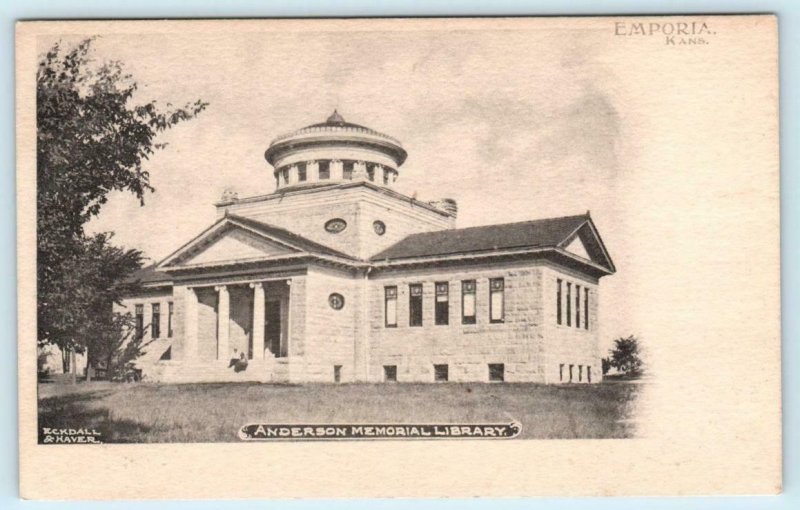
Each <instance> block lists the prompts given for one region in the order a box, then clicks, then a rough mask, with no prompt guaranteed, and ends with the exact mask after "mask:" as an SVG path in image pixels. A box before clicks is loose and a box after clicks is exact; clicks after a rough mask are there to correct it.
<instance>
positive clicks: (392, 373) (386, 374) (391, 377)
mask: <svg viewBox="0 0 800 510" xmlns="http://www.w3.org/2000/svg"><path fill="white" fill-rule="evenodd" d="M383 380H384V381H386V382H395V381H397V365H384V366H383Z"/></svg>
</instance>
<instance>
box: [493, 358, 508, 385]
mask: <svg viewBox="0 0 800 510" xmlns="http://www.w3.org/2000/svg"><path fill="white" fill-rule="evenodd" d="M505 379H506V366H505V365H504V364H502V363H489V381H491V382H503V381H505Z"/></svg>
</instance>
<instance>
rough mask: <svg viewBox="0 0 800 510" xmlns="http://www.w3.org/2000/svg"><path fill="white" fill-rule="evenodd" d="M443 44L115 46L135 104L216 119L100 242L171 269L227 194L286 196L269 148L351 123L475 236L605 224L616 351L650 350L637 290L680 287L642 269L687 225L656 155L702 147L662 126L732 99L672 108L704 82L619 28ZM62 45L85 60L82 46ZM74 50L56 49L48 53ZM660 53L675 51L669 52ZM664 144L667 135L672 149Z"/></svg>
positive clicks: (605, 284)
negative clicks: (454, 209)
mask: <svg viewBox="0 0 800 510" xmlns="http://www.w3.org/2000/svg"><path fill="white" fill-rule="evenodd" d="M430 28H431V27H428V28H423V29H420V30H386V29H381V28H375V27H372V26H370V25H369V24H366V25H363V24H362V25H359V26H358V27H357V28H355V29H351V30H345V31H341V30H339V31H336V30H334V31H324V30H315V29H314V28H313V27H312V28H306V29H303V30H286V31H282V30H263V29H258V28H253V27H249V28H247V27H246V29H239V30H220V29H210V30H200V31H190V30H187V31H185V32H183V31H182V32H171V33H159V31H158V30H154V31H153V32H152V33H151V32H148V33H138V34H130V33H125V34H114V33H107V34H104V35H101V36H100V37H99V38H98V39H97V40H96V41H95V43H94V57H95V58H96V59H97V61H98V62H101V61H103V60H108V59H114V60H119V61H121V62H122V63H123V64H124V66H125V68H126V70H127V71H128V72H130V73H131V74H132V75H133V77H134V79H135V80H136V81H137V83H138V84H139V86H140V88H139V91H138V94H137V96H136V97H135V100H136V101H147V100H152V99H155V100H157V101H158V102H159V103H161V104H166V103H172V104H183V103H186V102H191V101H194V100H196V99H202V100H204V101H207V102H208V103H209V106H208V108H207V110H206V111H204V112H202V113H201V114H200V115H199V116H198V117H197V118H196V119H194V120H191V121H189V122H187V123H184V124H180V125H178V126H176V127H175V128H173V129H172V130H170V131H168V132H167V133H165V134H164V135H162V136H161V137H160V139H159V141H160V142H167V143H168V146H167V147H166V149H165V150H163V151H160V152H158V153H157V154H156V155H155V156H154V157H152V158H151V160H150V161H148V163H147V165H146V169H147V170H148V171H149V172H150V176H151V184H152V185H153V186H154V187H155V190H156V191H155V192H154V193H152V194H149V195H147V197H146V198H145V205H144V206H143V207H142V206H140V204H139V202H138V200H136V199H135V198H134V197H133V196H132V195H130V194H125V193H113V194H112V196H111V199H110V201H109V202H108V203H107V204H106V205H105V206H104V208H103V210H102V212H101V214H100V216H99V217H98V218H97V219H96V220H95V221H93V222H92V223H91V224H90V225H89V230H90V231H93V232H97V231H113V232H114V233H115V242H116V243H118V244H121V245H124V246H126V247H129V248H138V249H140V250H142V251H143V252H144V253H145V255H146V256H147V257H149V258H150V259H151V260H152V261H159V260H160V259H161V258H163V257H165V256H166V255H167V254H169V253H171V252H172V251H173V250H174V249H175V248H176V247H177V246H180V245H182V244H183V243H184V242H186V241H187V240H189V239H191V238H193V237H194V236H195V235H196V234H198V233H199V232H201V231H202V230H203V229H205V228H206V227H207V226H208V225H210V224H211V223H213V221H214V220H215V209H214V207H213V205H212V204H213V203H214V202H215V201H217V200H218V199H219V197H220V196H221V194H222V192H223V190H224V189H226V188H232V189H234V190H236V191H237V192H238V194H239V196H240V197H247V196H254V195H260V194H265V193H269V192H271V191H273V190H274V179H273V177H272V169H271V167H270V166H269V165H268V163H266V161H265V160H264V157H263V154H264V151H265V149H266V148H267V146H268V145H269V142H270V141H271V140H272V139H273V138H275V137H276V136H277V135H280V134H282V133H286V132H288V131H292V130H295V129H298V128H300V127H303V126H306V125H308V124H312V123H316V122H321V121H323V120H324V119H325V118H326V117H327V116H328V115H329V114H330V113H331V112H332V111H333V109H334V108H335V109H337V110H338V111H339V112H340V113H341V114H342V115H343V116H344V118H345V119H346V120H348V121H351V122H355V123H358V124H362V125H366V126H368V127H371V128H373V129H376V130H378V131H381V132H384V133H387V134H389V135H391V136H393V137H395V138H398V139H399V140H401V141H402V143H403V144H404V146H405V148H406V149H407V151H408V154H409V156H408V160H407V162H406V163H405V164H404V165H403V166H402V167H401V168H400V177H399V179H398V181H397V183H396V189H397V190H398V191H400V192H402V193H405V194H408V195H412V194H416V195H417V196H418V198H419V199H421V200H426V199H429V200H430V199H435V198H439V197H443V196H447V197H452V198H455V199H456V200H457V202H458V205H459V217H458V226H459V227H468V226H474V225H486V224H493V223H504V222H512V221H521V220H528V219H536V218H543V217H553V216H562V215H573V214H582V213H585V212H586V211H587V210H588V211H591V215H592V218H593V220H594V221H595V223H596V225H597V227H598V229H599V231H600V233H601V235H602V237H603V240H604V241H605V243H606V245H607V248H608V250H609V252H610V254H611V257H612V258H613V260H614V262H615V263H616V266H617V270H618V272H617V274H615V275H613V276H610V277H605V278H603V279H602V282H601V298H600V324H601V338H602V342H603V344H604V345H610V344H611V341H612V340H613V339H614V338H616V337H619V336H627V335H629V334H637V335H639V336H647V332H646V328H645V327H644V326H645V321H644V320H643V319H642V317H643V316H644V315H646V313H647V312H646V311H644V310H642V311H640V310H639V308H641V306H640V305H641V304H642V303H645V302H648V303H649V302H650V300H652V299H653V298H654V297H653V296H648V297H645V296H646V293H647V292H648V291H647V290H645V289H642V288H639V289H637V288H636V287H637V285H638V286H640V285H639V284H641V281H639V280H638V279H639V278H642V277H645V278H646V277H647V274H648V271H664V270H665V267H664V266H663V265H662V266H660V267H659V266H654V267H650V266H644V267H643V266H642V265H641V264H642V262H643V261H644V260H646V258H647V257H650V256H652V255H653V254H652V253H649V252H650V250H658V249H659V248H658V243H660V242H662V241H664V238H663V237H660V236H658V237H656V238H655V239H654V238H653V237H652V234H653V231H652V229H653V228H655V229H656V230H658V229H659V228H666V229H669V228H670V226H671V225H675V223H670V222H669V221H667V222H666V223H665V225H663V226H662V227H659V225H658V223H659V221H662V220H668V218H669V217H670V216H671V215H672V214H674V212H675V211H674V210H673V209H670V208H669V207H666V208H664V209H659V208H658V205H660V204H668V203H669V201H670V200H674V199H675V198H676V195H675V193H674V190H673V192H671V193H670V194H665V193H664V190H666V189H668V188H669V187H670V186H672V184H673V183H672V182H671V181H667V182H663V183H662V184H664V187H663V188H662V189H658V188H657V187H656V188H654V185H655V186H658V184H657V182H658V177H659V176H660V175H662V174H660V173H659V172H654V173H653V174H652V175H651V174H649V173H648V172H650V171H651V170H653V168H652V167H657V168H662V169H663V170H664V171H665V172H667V173H666V174H663V176H665V177H667V178H669V177H670V176H673V175H674V173H672V171H671V170H670V167H669V166H667V167H664V163H665V161H664V155H663V151H662V154H658V155H654V154H652V153H651V152H652V151H653V150H655V151H658V150H659V149H660V148H663V147H669V144H670V142H669V139H670V138H672V137H676V136H677V137H678V138H679V139H680V143H683V144H684V145H685V146H686V147H692V146H694V145H695V144H694V143H693V142H694V140H693V139H692V138H691V137H692V136H696V135H697V134H699V133H697V132H693V131H692V130H687V131H686V132H677V133H676V132H675V130H674V129H673V130H670V129H668V126H669V124H666V125H662V124H661V123H660V121H661V120H662V119H664V118H667V119H668V120H670V121H675V120H676V119H682V118H685V117H686V116H687V115H688V116H689V117H690V118H691V117H692V116H693V115H696V117H697V119H699V120H703V121H705V119H708V118H709V117H708V113H709V112H712V111H714V110H715V109H717V108H719V107H721V106H722V104H719V103H720V102H724V101H726V100H730V98H728V99H725V98H724V95H719V97H717V96H715V87H714V84H713V82H708V81H706V85H705V86H701V87H699V88H698V87H696V86H695V88H696V89H697V90H695V91H692V92H690V91H688V90H687V91H686V94H688V96H687V95H684V96H680V95H673V94H671V91H673V90H674V87H676V86H678V87H681V86H686V85H688V83H687V82H686V81H685V79H686V78H687V77H688V74H687V75H682V74H679V75H677V76H674V75H669V76H668V75H666V74H662V73H660V72H659V70H660V69H659V67H658V66H655V65H654V62H653V61H651V60H650V59H648V58H647V57H648V54H647V53H643V54H640V55H638V56H637V55H636V51H640V50H641V48H643V45H642V44H641V43H638V44H636V45H633V44H632V43H631V42H630V41H628V40H620V39H619V38H618V37H613V36H611V35H610V34H612V33H613V29H612V28H611V27H610V25H609V27H604V26H600V27H598V26H596V25H591V26H589V25H587V26H584V25H582V24H581V23H579V22H574V23H568V22H563V21H558V20H552V21H551V22H550V23H549V24H547V25H544V26H543V27H542V29H540V30H520V29H515V28H514V27H503V29H498V30H495V31H480V30H474V29H472V28H470V27H469V26H459V27H455V28H453V29H450V30H448V31H443V30H432V29H430ZM86 35H89V34H86ZM60 38H61V39H62V40H63V41H64V42H66V43H71V42H74V41H77V40H79V39H80V38H81V35H69V36H63V37H60ZM57 39H59V37H49V36H48V37H43V38H42V39H41V40H40V50H42V51H44V50H45V49H46V48H47V47H49V45H50V44H52V42H54V41H55V40H57ZM644 44H645V45H649V50H648V51H658V52H663V51H664V49H663V48H660V47H659V46H658V43H657V42H652V41H647V42H646V43H644ZM644 47H647V46H644ZM675 55H676V54H675V53H674V52H673V53H672V55H671V56H670V57H669V58H675ZM687 57H688V62H687V61H685V60H686V58H687ZM703 58H705V57H704V56H703V55H701V54H698V52H695V53H694V55H691V54H689V53H688V52H684V53H683V55H681V56H679V57H678V62H677V64H679V65H680V66H684V68H685V66H689V69H691V68H692V66H695V67H696V69H695V71H697V66H702V64H703ZM656 62H657V60H656ZM659 81H662V82H663V83H664V85H665V87H664V88H661V87H658V83H659ZM643 83H644V84H645V85H646V86H642V84H643ZM653 87H656V89H655V90H656V91H657V92H658V94H653V92H654V89H653ZM695 96H702V97H706V99H708V100H709V101H710V103H709V104H701V105H700V106H699V107H698V105H697V104H694V105H692V106H691V107H687V105H686V101H685V98H686V97H695ZM715 101H716V102H717V104H714V102H715ZM698 108H699V110H700V111H699V112H698ZM706 109H707V110H706ZM692 110H694V113H693V112H692ZM703 110H706V111H705V112H704V111H703ZM665 114H666V115H667V116H668V117H665ZM660 129H661V130H664V131H663V132H662V133H661V135H662V136H663V135H664V134H666V136H665V137H663V138H661V139H658V138H655V137H654V136H655V134H656V133H658V132H659V130H660ZM684 135H687V136H689V138H683V136H684ZM695 140H696V138H695ZM672 154H675V152H672ZM679 156H680V157H678V158H677V160H676V161H674V162H673V163H674V164H677V165H678V166H675V167H671V168H672V170H681V169H682V168H686V167H682V166H681V164H682V163H681V158H685V157H686V156H690V159H691V156H692V155H691V154H686V153H684V154H679ZM698 156H699V154H698ZM648 157H649V158H650V159H651V160H650V161H648ZM694 163H695V162H692V161H686V160H685V159H684V160H683V164H684V165H686V164H688V165H690V166H691V165H693V164H694ZM654 179H655V180H654ZM672 187H673V188H674V186H672ZM692 189H693V188H690V189H688V190H686V191H687V192H691V191H692ZM681 193H682V192H679V193H678V194H677V196H678V197H680V196H683V195H681ZM692 197H694V199H696V198H697V195H696V194H694V195H692V194H691V193H689V199H690V200H692ZM645 210H647V211H648V212H649V213H651V214H647V213H646V212H645ZM682 210H684V211H685V209H682ZM652 213H655V217H651V218H650V221H649V222H648V221H644V218H646V217H648V216H652ZM653 220H655V222H653ZM703 232H705V230H704V231H703ZM703 232H699V233H698V235H702V233H703ZM636 233H639V234H641V235H636ZM673 247H674V245H673V244H669V245H667V246H665V248H666V249H667V251H661V252H660V253H663V254H666V253H668V251H669V249H671V248H673ZM666 262H668V263H669V262H672V261H670V260H667V261H666ZM634 269H636V270H634ZM632 299H640V300H641V301H640V302H639V305H637V309H636V310H629V309H630V304H631V300H632ZM620 311H624V312H625V313H620Z"/></svg>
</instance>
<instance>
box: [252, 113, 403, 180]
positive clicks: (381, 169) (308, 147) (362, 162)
mask: <svg viewBox="0 0 800 510" xmlns="http://www.w3.org/2000/svg"><path fill="white" fill-rule="evenodd" d="M406 156H407V153H406V151H405V149H403V146H402V144H401V143H400V141H399V140H397V139H395V138H392V137H391V136H389V135H386V134H383V133H380V132H378V131H375V130H374V129H370V128H368V127H365V126H362V125H360V124H353V123H351V122H347V121H346V120H345V119H344V117H343V116H342V115H341V114H340V113H339V112H338V111H337V110H334V111H333V113H332V114H331V115H330V116H328V118H327V119H326V120H325V122H320V123H317V124H311V125H309V126H306V127H304V128H301V129H298V130H297V131H293V132H291V133H286V134H284V135H281V136H278V137H277V138H275V139H274V140H273V141H272V142H271V143H270V145H269V147H268V148H267V151H266V152H265V153H264V157H265V158H266V160H267V162H268V163H269V164H270V165H272V166H273V167H274V175H275V179H276V182H277V187H278V188H279V189H280V188H287V187H301V186H310V185H320V184H327V183H330V184H333V183H340V182H346V181H357V180H362V181H370V182H373V183H374V184H376V185H378V186H386V187H388V186H391V185H392V184H393V183H394V181H395V180H396V179H397V177H398V175H399V171H398V168H399V167H400V166H401V165H402V164H403V162H404V161H405V160H406Z"/></svg>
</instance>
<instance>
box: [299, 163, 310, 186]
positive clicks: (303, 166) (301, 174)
mask: <svg viewBox="0 0 800 510" xmlns="http://www.w3.org/2000/svg"><path fill="white" fill-rule="evenodd" d="M307 178H308V174H307V173H306V164H305V163H298V164H297V182H304V181H305V180H306V179H307Z"/></svg>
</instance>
